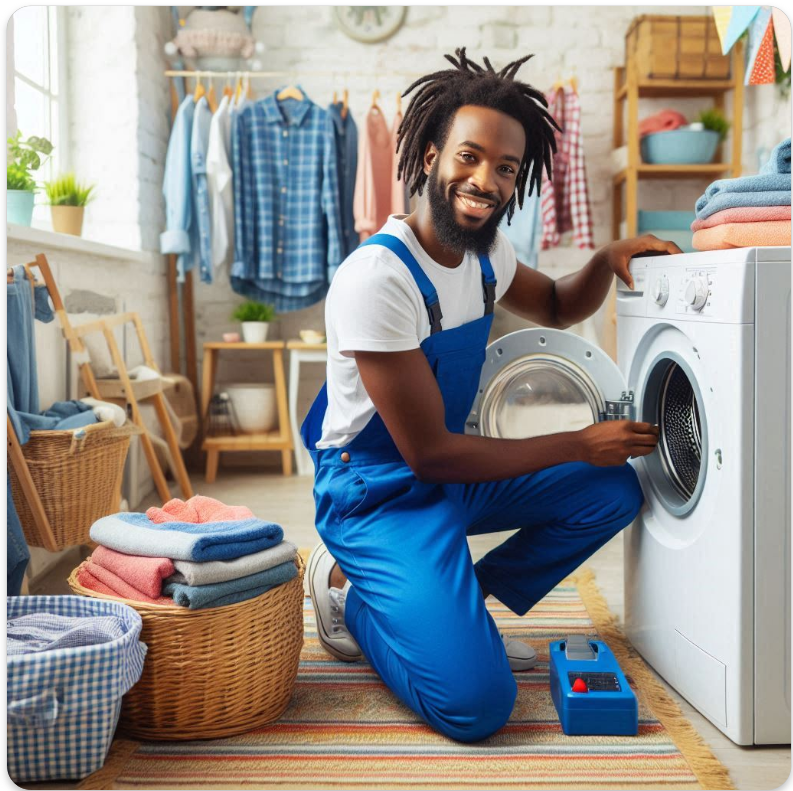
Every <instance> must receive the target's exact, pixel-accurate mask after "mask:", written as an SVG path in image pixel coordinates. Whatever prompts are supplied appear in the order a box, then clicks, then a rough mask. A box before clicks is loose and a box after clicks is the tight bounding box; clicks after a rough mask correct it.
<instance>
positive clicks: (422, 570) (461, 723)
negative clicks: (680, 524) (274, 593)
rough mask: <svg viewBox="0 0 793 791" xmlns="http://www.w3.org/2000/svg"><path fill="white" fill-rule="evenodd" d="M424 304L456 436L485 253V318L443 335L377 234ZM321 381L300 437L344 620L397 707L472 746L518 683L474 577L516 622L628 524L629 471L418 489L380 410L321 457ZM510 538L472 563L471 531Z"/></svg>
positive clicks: (550, 473) (400, 249) (396, 246)
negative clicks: (341, 593) (341, 585)
mask: <svg viewBox="0 0 793 791" xmlns="http://www.w3.org/2000/svg"><path fill="white" fill-rule="evenodd" d="M363 244H380V245H383V246H384V247H387V248H389V249H390V250H392V251H393V252H394V253H396V254H397V255H398V256H399V257H400V258H401V259H402V261H403V262H404V264H405V266H406V267H407V268H408V270H409V271H410V273H411V275H412V276H413V278H414V279H415V281H416V284H417V285H418V287H419V289H420V290H421V293H422V295H423V297H424V302H425V304H426V307H427V310H428V312H429V316H430V326H431V328H432V329H431V334H430V336H429V337H428V338H427V339H426V340H424V342H423V343H422V344H421V349H422V351H423V352H424V354H425V355H426V356H427V361H428V362H429V364H430V366H431V368H432V370H433V372H434V374H435V377H436V379H437V381H438V386H439V388H440V391H441V393H442V396H443V402H444V406H445V409H446V426H447V428H448V430H449V431H452V432H456V433H463V431H464V426H465V420H466V418H467V416H468V413H469V411H470V408H471V405H472V404H473V400H474V396H475V394H476V390H477V387H478V385H479V375H480V370H481V367H482V364H483V362H484V360H485V350H486V347H487V339H488V334H489V331H490V325H491V324H492V320H493V303H494V301H495V283H496V281H495V277H494V275H493V268H492V266H491V264H490V261H489V260H488V258H486V257H484V256H482V257H480V259H479V261H480V265H481V268H482V282H483V294H484V299H483V302H484V311H483V315H482V317H481V318H478V319H475V320H474V321H471V322H469V323H467V324H463V325H461V326H459V327H455V328H454V329H450V330H442V327H441V319H442V314H441V311H440V308H439V304H438V296H437V293H436V291H435V289H434V287H433V286H432V283H431V282H430V280H429V278H428V277H427V276H426V274H425V273H424V272H423V270H422V269H421V267H420V266H419V264H418V262H417V261H416V260H415V258H414V257H413V256H412V255H411V253H410V251H409V250H408V248H407V247H406V246H405V245H404V244H403V243H402V241H401V240H399V239H397V238H396V237H393V236H391V235H389V234H376V235H374V236H372V237H371V238H369V239H368V240H367V241H366V242H364V243H363ZM326 388H327V384H326V385H325V386H323V388H322V390H321V391H320V393H319V395H318V396H317V398H316V400H315V401H314V404H313V405H312V407H311V410H310V411H309V413H308V415H307V417H306V419H305V421H304V423H303V427H302V430H301V434H302V438H303V442H304V444H305V446H306V448H308V450H309V451H310V453H311V456H312V458H313V459H314V464H315V467H316V470H315V482H314V500H315V503H316V526H317V530H318V531H319V534H320V536H321V537H322V540H323V541H324V542H325V544H326V546H327V547H328V550H329V551H330V553H331V555H333V557H334V558H335V559H336V562H337V563H338V564H339V566H340V567H341V569H342V571H343V572H344V573H345V575H346V576H347V577H348V579H349V580H350V582H351V583H352V587H351V588H350V590H349V593H348V594H347V602H346V613H345V623H346V625H347V628H348V629H349V631H350V633H351V634H352V636H353V637H354V638H355V640H356V641H357V642H358V645H359V646H360V647H361V650H362V651H363V653H364V655H365V656H366V658H367V659H368V660H369V662H370V663H371V665H372V666H373V667H374V669H375V670H376V671H377V673H378V674H379V675H380V677H381V678H382V680H383V681H384V682H385V684H386V685H387V686H388V687H389V688H390V689H391V690H392V691H393V692H394V694H395V695H397V697H399V699H400V700H402V701H403V702H404V703H405V704H406V705H408V706H409V707H410V708H411V709H413V711H415V712H416V713H418V714H419V715H420V716H421V717H423V718H424V719H425V720H426V721H427V722H428V723H429V724H430V725H431V726H433V727H434V728H435V729H437V730H438V731H440V732H441V733H443V734H445V735H447V736H449V737H451V738H453V739H456V740H458V741H464V742H473V741H478V740H480V739H483V738H485V737H487V736H489V735H490V734H492V733H494V732H495V731H497V730H498V729H499V728H501V726H502V725H503V724H504V723H505V722H506V721H507V719H508V718H509V716H510V713H511V711H512V707H513V705H514V702H515V696H516V693H517V688H516V684H515V680H514V678H513V676H512V672H511V670H510V667H509V664H508V661H507V657H506V653H505V650H504V644H503V642H502V640H501V638H500V636H499V633H498V630H497V628H496V625H495V623H494V621H493V619H492V617H491V616H490V614H489V613H488V612H487V609H486V607H485V602H484V599H483V597H482V591H481V589H480V583H481V585H482V587H484V589H485V590H487V591H489V592H490V593H492V594H493V595H494V596H495V597H496V598H497V599H498V600H499V601H501V602H502V603H503V604H505V605H506V606H507V607H509V608H510V609H511V610H512V611H513V612H515V613H517V614H518V615H523V614H525V613H526V612H527V611H528V610H529V609H531V607H533V606H534V604H536V603H537V602H538V601H539V600H540V599H542V598H543V596H545V594H546V593H548V591H550V590H551V589H552V588H553V587H554V586H555V585H556V584H557V583H558V582H559V581H560V580H562V579H563V578H564V577H565V576H567V575H568V574H569V573H571V572H572V571H573V570H574V569H575V568H576V567H578V566H579V565H580V564H581V563H582V562H583V561H584V560H585V559H586V558H588V557H589V556H590V555H591V554H592V553H593V552H595V551H596V550H597V549H599V548H600V547H601V546H602V545H603V544H605V543H606V542H607V541H608V540H609V539H610V538H612V537H613V536H614V535H615V534H616V533H617V532H619V531H620V530H621V529H622V528H624V527H626V526H627V525H628V524H629V523H630V522H631V521H632V520H633V519H634V517H635V516H636V514H637V513H638V511H639V508H640V507H641V504H642V502H643V495H642V491H641V488H640V487H639V482H638V479H637V476H636V473H635V472H634V470H633V468H632V467H631V466H630V465H629V464H624V465H620V466H613V467H596V466H593V465H590V464H587V463H585V462H570V463H567V464H560V465H557V466H554V467H549V468H547V469H544V470H540V471H538V472H534V473H531V474H528V475H522V476H520V477H517V478H511V479H506V480H500V481H489V482H485V483H467V484H461V483H446V484H441V483H428V482H423V481H420V480H418V479H417V478H416V476H415V475H414V474H413V472H412V470H411V469H410V467H408V465H407V464H406V463H405V461H404V459H403V458H402V456H401V455H400V453H399V451H398V449H397V447H396V445H395V444H394V442H393V440H392V439H391V436H390V434H389V433H388V430H387V429H386V427H385V424H384V423H383V421H382V419H381V418H380V416H379V415H378V414H377V413H375V414H374V416H373V417H372V419H371V420H370V421H369V423H368V424H367V425H366V426H365V428H364V429H363V430H362V431H361V432H360V433H359V434H358V435H357V436H356V437H355V438H354V439H353V440H352V442H350V443H349V444H348V445H346V446H345V447H339V448H326V449H321V450H318V449H317V448H316V442H317V440H319V438H320V436H321V431H322V421H323V417H324V415H325V410H326V408H327V389H326ZM518 528H519V531H518V532H517V533H515V534H514V535H513V536H511V537H510V538H508V539H507V540H506V541H505V542H504V543H502V544H501V545H500V546H498V547H496V548H495V549H493V550H492V551H491V552H489V553H488V554H487V555H485V557H483V558H482V559H481V560H480V561H479V562H478V563H477V564H476V565H474V564H473V562H472V560H471V555H470V552H469V549H468V543H467V541H466V535H475V534H480V533H490V532H497V531H502V530H515V529H518Z"/></svg>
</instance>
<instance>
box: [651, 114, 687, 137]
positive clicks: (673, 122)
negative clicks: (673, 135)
mask: <svg viewBox="0 0 793 791" xmlns="http://www.w3.org/2000/svg"><path fill="white" fill-rule="evenodd" d="M687 123H688V121H686V117H685V116H684V115H682V114H681V113H679V112H677V110H661V112H660V113H656V114H655V115H651V116H649V117H647V118H645V119H643V120H641V121H639V137H644V136H645V135H651V134H653V133H654V132H671V131H672V130H673V129H677V128H678V127H679V126H685V124H687Z"/></svg>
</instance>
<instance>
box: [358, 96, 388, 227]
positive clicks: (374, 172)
mask: <svg viewBox="0 0 793 791" xmlns="http://www.w3.org/2000/svg"><path fill="white" fill-rule="evenodd" d="M392 175H393V154H392V152H391V133H390V132H389V131H388V125H387V124H386V120H385V117H384V116H383V113H382V111H381V110H380V108H379V107H372V108H370V110H369V112H368V113H367V114H366V120H365V121H364V127H363V129H362V132H361V135H360V137H359V138H358V172H357V174H356V177H355V196H354V198H353V214H354V215H355V230H356V231H357V232H358V233H359V234H360V237H361V241H364V240H366V239H368V238H369V237H370V236H371V235H372V234H374V233H376V232H377V231H379V230H380V229H381V228H382V227H383V225H385V222H386V220H387V219H388V215H389V214H390V212H391V201H392V199H393V193H392V188H391V178H392Z"/></svg>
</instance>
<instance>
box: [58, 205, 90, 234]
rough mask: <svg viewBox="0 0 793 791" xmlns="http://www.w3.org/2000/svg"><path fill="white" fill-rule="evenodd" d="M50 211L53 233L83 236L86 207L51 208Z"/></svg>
mask: <svg viewBox="0 0 793 791" xmlns="http://www.w3.org/2000/svg"><path fill="white" fill-rule="evenodd" d="M50 211H51V212H52V230H53V231H55V232H56V233H70V234H72V236H81V235H82V233H83V213H84V212H85V206H50Z"/></svg>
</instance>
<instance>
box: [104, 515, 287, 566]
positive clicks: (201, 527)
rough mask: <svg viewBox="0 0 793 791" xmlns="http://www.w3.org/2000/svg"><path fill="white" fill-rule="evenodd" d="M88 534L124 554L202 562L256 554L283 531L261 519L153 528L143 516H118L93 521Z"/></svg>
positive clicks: (168, 525)
mask: <svg viewBox="0 0 793 791" xmlns="http://www.w3.org/2000/svg"><path fill="white" fill-rule="evenodd" d="M90 535H91V539H92V540H93V541H96V543H97V544H103V545H104V546H106V547H110V548H111V549H115V550H117V551H118V552H124V553H126V554H128V555H145V556H147V557H156V558H160V557H162V558H172V559H173V560H201V561H204V560H232V559H233V558H239V557H242V556H243V555H250V554H252V553H253V552H260V551H261V550H263V549H268V548H269V547H272V546H275V545H276V544H277V543H279V542H280V541H282V540H283V537H284V531H283V530H282V529H281V527H280V525H276V524H273V523H272V522H265V521H264V520H263V519H243V520H239V521H233V522H207V523H204V524H192V523H189V522H165V523H163V524H160V525H157V524H154V522H152V521H150V520H149V519H148V517H147V516H146V514H124V513H122V514H115V515H113V516H104V517H102V518H101V519H99V520H97V521H96V522H94V523H93V525H91V532H90Z"/></svg>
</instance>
